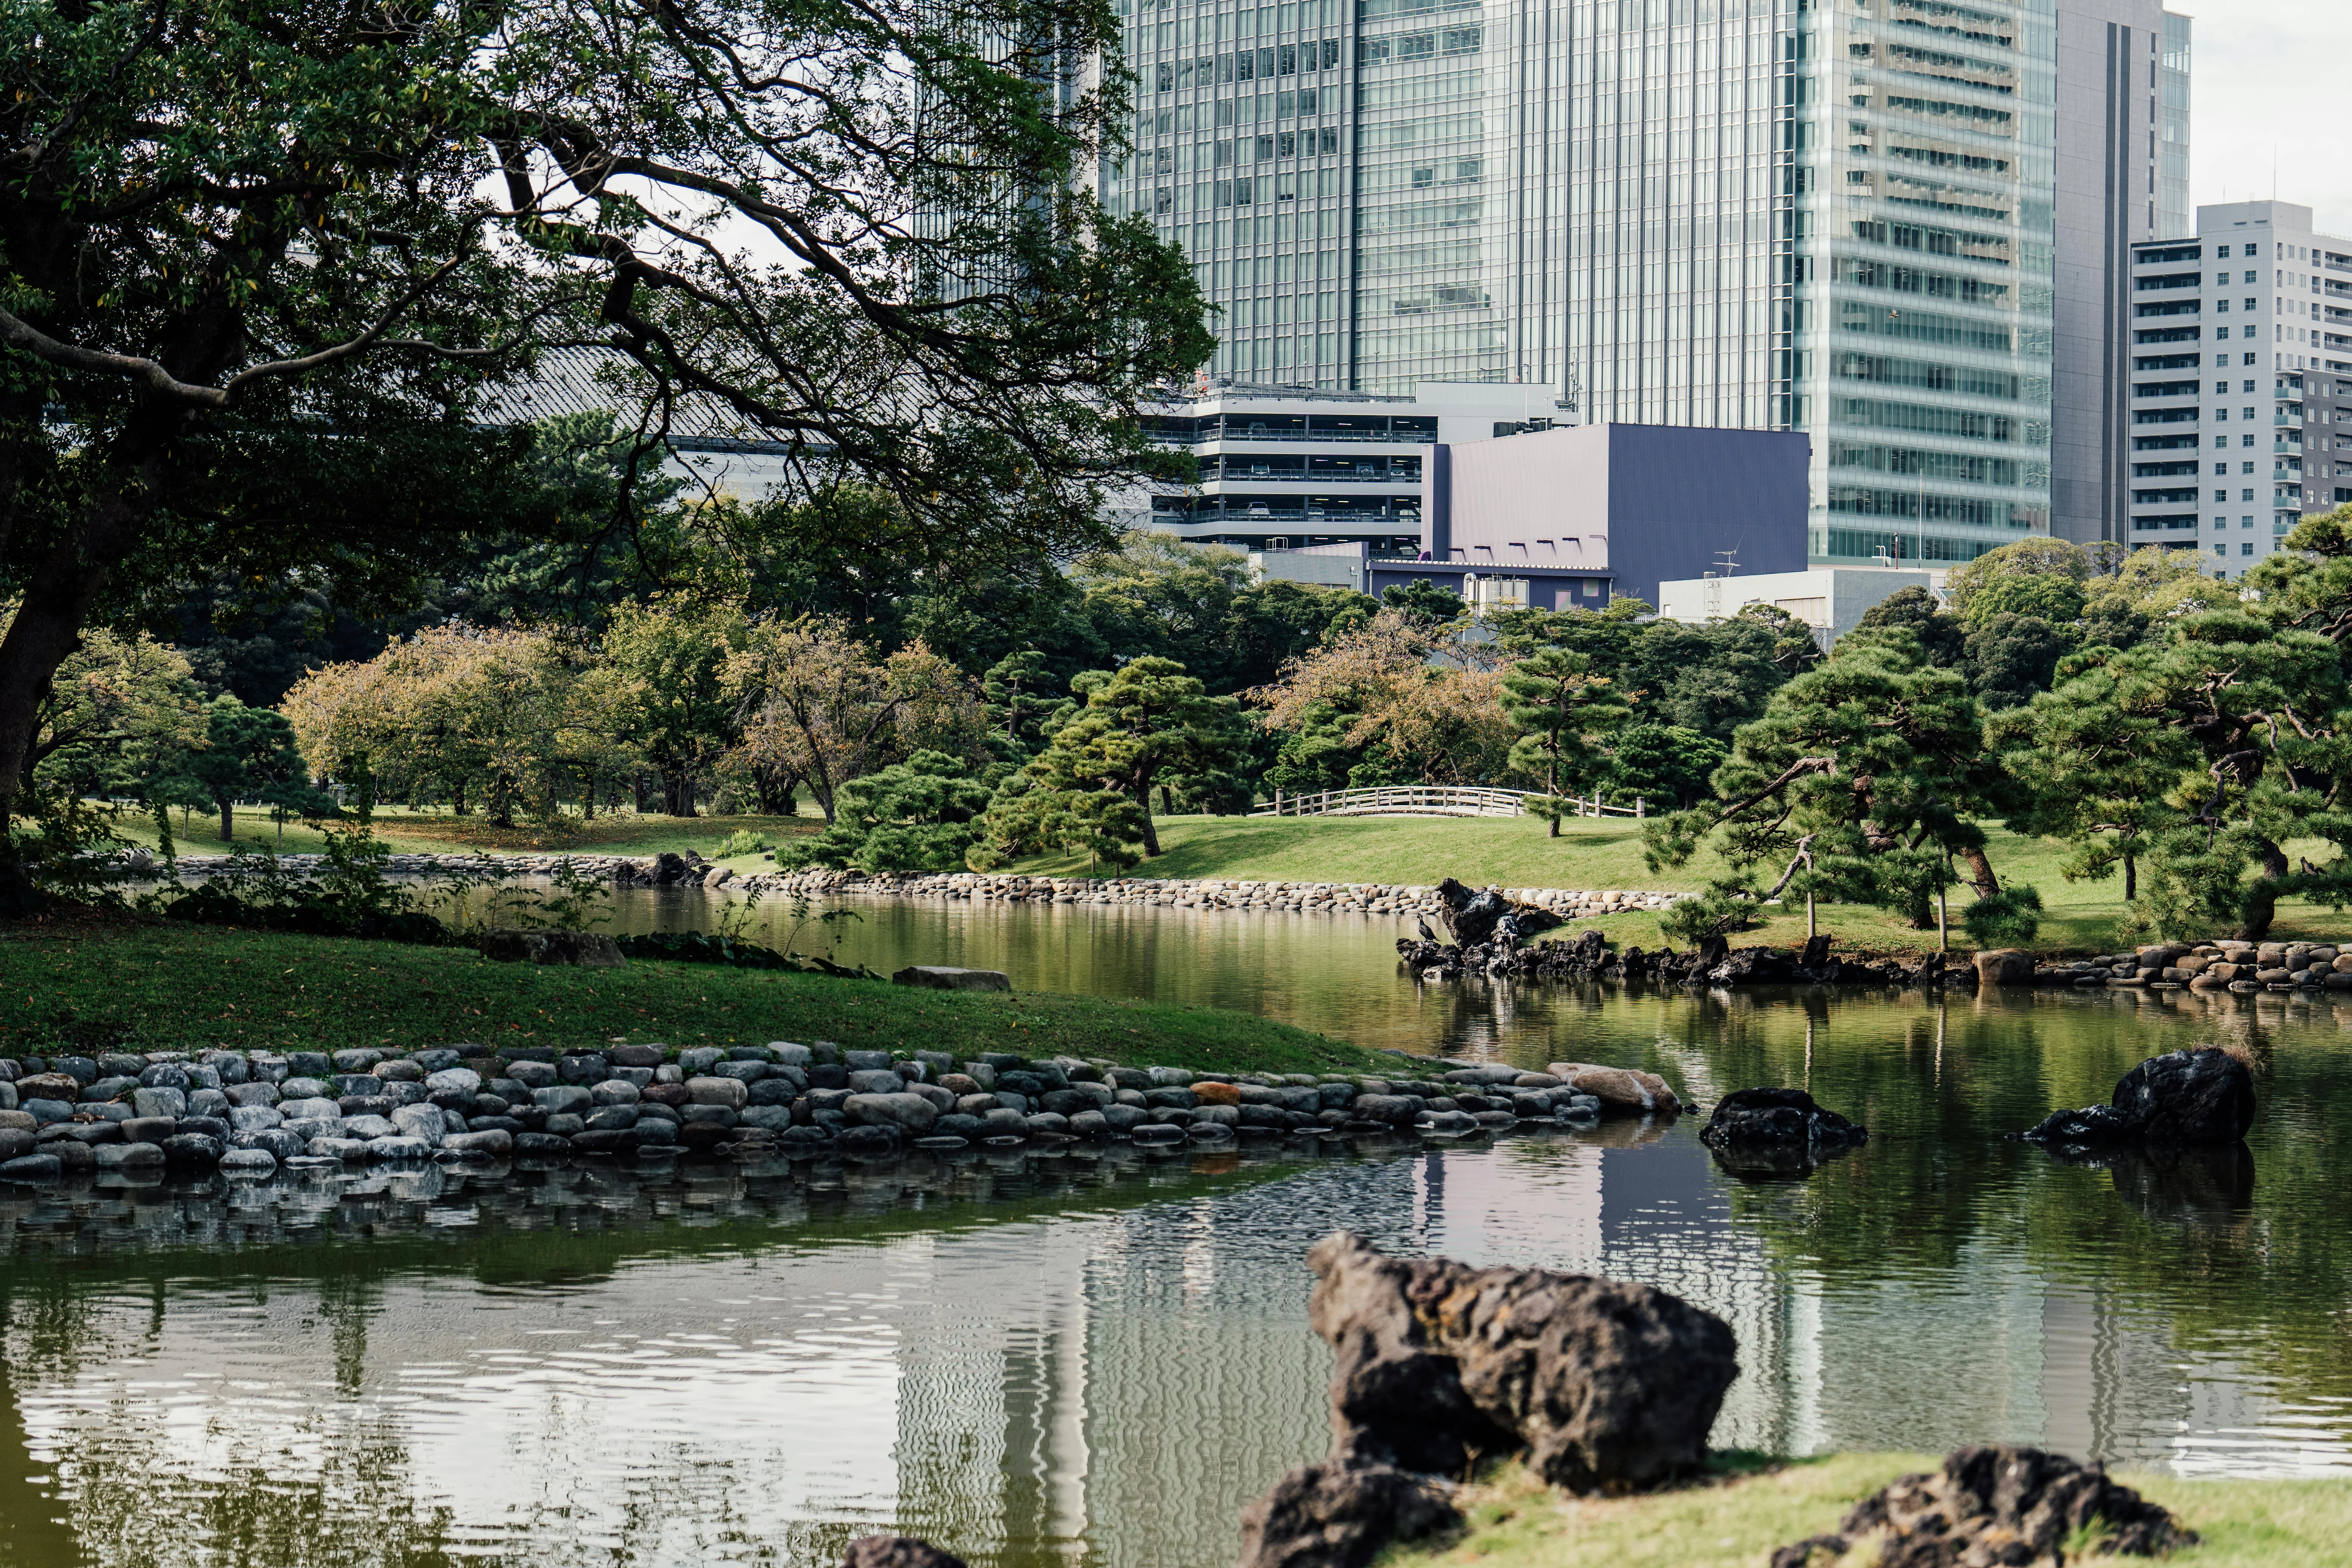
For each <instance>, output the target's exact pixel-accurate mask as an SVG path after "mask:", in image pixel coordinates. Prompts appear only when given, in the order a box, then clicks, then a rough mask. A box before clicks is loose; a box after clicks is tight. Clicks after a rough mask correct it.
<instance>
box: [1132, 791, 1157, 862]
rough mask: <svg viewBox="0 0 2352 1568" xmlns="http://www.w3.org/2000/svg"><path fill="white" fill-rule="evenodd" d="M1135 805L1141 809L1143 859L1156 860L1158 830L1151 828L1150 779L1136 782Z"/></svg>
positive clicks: (1154, 827) (1155, 827)
mask: <svg viewBox="0 0 2352 1568" xmlns="http://www.w3.org/2000/svg"><path fill="white" fill-rule="evenodd" d="M1135 804H1136V805H1139V806H1141V807H1142V808H1143V854H1144V858H1146V859H1151V858H1157V857H1158V855H1159V854H1160V829H1159V828H1158V827H1157V826H1153V824H1152V821H1151V781H1150V779H1138V780H1136V782H1135Z"/></svg>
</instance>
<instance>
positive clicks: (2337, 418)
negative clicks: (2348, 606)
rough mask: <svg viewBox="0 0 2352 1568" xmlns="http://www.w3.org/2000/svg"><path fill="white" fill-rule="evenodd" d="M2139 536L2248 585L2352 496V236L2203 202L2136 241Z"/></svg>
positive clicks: (2134, 436) (2250, 208) (2275, 208)
mask: <svg viewBox="0 0 2352 1568" xmlns="http://www.w3.org/2000/svg"><path fill="white" fill-rule="evenodd" d="M2127 310H2128V312H2129V316H2130V320H2129V322H2128V330H2129V332H2130V336H2131V420H2130V425H2129V427H2128V429H2129V436H2128V439H2129V443H2130V450H2129V453H2128V458H2129V461H2130V463H2131V495H2132V504H2131V531H2130V535H2129V537H2128V540H2127V542H2128V543H2129V544H2131V545H2132V546H2133V547H2135V548H2137V547H2138V546H2141V545H2147V544H2161V545H2166V546H2170V547H2174V548H2180V549H2188V548H2192V547H2193V548H2194V549H2195V550H2196V551H2197V552H2198V553H2199V555H2200V557H2201V558H2202V559H2203V561H2204V563H2205V564H2206V567H2207V569H2208V570H2209V571H2211V572H2213V573H2215V574H2219V575H2223V576H2230V577H2238V576H2243V575H2244V574H2245V572H2246V570H2247V569H2248V568H2249V567H2251V566H2252V565H2253V564H2254V563H2255V562H2257V561H2260V560H2261V559H2263V557H2264V556H2266V555H2269V554H2271V553H2272V552H2274V551H2275V550H2276V549H2277V548H2278V546H2279V542H2280V541H2281V540H2283V539H2284V538H2285V536H2286V535H2287V533H2288V531H2291V530H2292V529H2293V528H2294V525H2295V524H2296V522H2298V521H2301V520H2302V519H2303V518H2304V517H2305V516H2306V515H2307V514H2310V513H2313V512H2323V511H2327V510H2333V509H2334V508H2335V507H2336V506H2338V505H2341V504H2342V503H2344V502H2346V501H2352V239H2344V238H2338V237H2334V236H2330V235H2324V234H2320V233H2318V232H2316V231H2315V229H2314V228H2313V226H2312V212H2311V209H2310V208H2309V207H2304V206H2297V205H2294V204H2293V203H2292V202H2279V201H2264V202H2233V203H2230V204H2227V205H2220V206H2203V207H2199V208H2198V209H2197V235H2196V237H2195V238H2194V239H2180V240H2159V241H2155V242H2152V243H2147V244H2140V245H2135V246H2133V247H2132V297H2131V302H2130V304H2129V305H2128V307H2127Z"/></svg>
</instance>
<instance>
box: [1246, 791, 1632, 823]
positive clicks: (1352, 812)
mask: <svg viewBox="0 0 2352 1568" xmlns="http://www.w3.org/2000/svg"><path fill="white" fill-rule="evenodd" d="M1543 798H1544V797H1543V796H1541V795H1528V794H1526V793H1525V792H1523V791H1520V790H1512V789H1481V788H1477V787H1475V786H1473V785H1466V784H1381V785H1379V786H1377V787H1374V788H1370V789H1327V790H1320V791H1309V792H1308V793H1307V794H1305V795H1285V794H1284V793H1283V792H1282V791H1280V790H1276V791H1275V792H1274V799H1273V800H1271V801H1269V802H1267V803H1266V804H1265V805H1258V806H1253V807H1252V808H1251V810H1250V815H1251V816H1525V815H1527V814H1528V804H1529V803H1530V802H1532V801H1537V800H1541V799H1543ZM1557 798H1558V799H1559V802H1560V804H1561V806H1562V808H1563V811H1564V814H1565V815H1567V816H1648V815H1649V813H1648V809H1647V803H1646V802H1645V801H1643V799H1642V798H1641V797H1639V796H1636V797H1635V798H1634V801H1633V805H1604V804H1603V803H1602V802H1601V797H1600V796H1599V795H1594V796H1593V797H1592V798H1591V799H1590V800H1586V799H1584V798H1582V797H1580V796H1578V795H1560V796H1558V797H1557Z"/></svg>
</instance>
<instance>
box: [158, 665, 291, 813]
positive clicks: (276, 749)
mask: <svg viewBox="0 0 2352 1568" xmlns="http://www.w3.org/2000/svg"><path fill="white" fill-rule="evenodd" d="M184 767H185V770H186V773H187V776H188V777H189V778H191V779H193V780H194V781H195V783H196V784H198V785H200V786H201V787H202V788H203V790H204V793H205V797H206V798H207V799H209V800H210V801H211V802H212V804H213V805H215V807H217V808H218V809H219V811H220V836H221V842H222V843H224V844H226V843H229V842H230V841H232V840H233V839H235V838H236V811H235V807H236V803H237V802H238V801H239V800H243V799H248V798H259V799H261V800H263V801H265V802H268V803H271V804H276V803H277V802H278V801H279V800H281V799H284V800H286V801H288V802H289V803H291V802H292V801H294V800H295V799H297V798H299V797H298V796H296V795H293V794H292V793H290V792H292V791H294V790H296V789H299V787H300V786H302V785H304V784H308V782H309V779H310V769H309V768H308V767H306V766H305V765H304V764H303V762H302V753H301V752H300V751H299V750H298V749H296V747H295V744H294V726H293V725H291V724H289V723H288V722H287V721H286V719H285V717H284V715H282V714H280V713H278V712H277V711H276V710H273V709H268V708H248V707H247V706H246V705H245V704H244V703H242V702H240V701H238V700H236V698H234V697H231V696H229V695H228V694H227V693H226V692H223V693H222V694H221V695H220V696H218V697H215V698H214V699H213V700H212V702H211V704H210V705H209V706H208V707H206V709H205V743H204V745H203V746H202V747H200V748H198V749H196V750H194V751H191V752H188V753H187V757H186V761H185V763H184Z"/></svg>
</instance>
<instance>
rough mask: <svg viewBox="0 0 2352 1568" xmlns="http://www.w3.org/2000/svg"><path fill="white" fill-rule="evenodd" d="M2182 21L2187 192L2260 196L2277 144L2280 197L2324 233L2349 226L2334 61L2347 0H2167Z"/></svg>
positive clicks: (2350, 180) (2340, 73)
mask: <svg viewBox="0 0 2352 1568" xmlns="http://www.w3.org/2000/svg"><path fill="white" fill-rule="evenodd" d="M2171 9H2174V10H2177V11H2179V12H2182V13H2184V14H2186V15H2187V16H2190V17H2192V18H2193V19H2194V21H2195V26H2193V27H2191V29H2190V31H2189V48H2190V51H2191V59H2190V63H2189V114H2190V121H2189V136H2190V139H2191V140H2190V146H2189V153H2190V158H2191V165H2192V168H2193V170H2194V174H2193V176H2192V179H2191V182H2190V185H2189V199H2190V201H2192V202H2194V203H2196V204H2198V205H2206V204H2209V203H2213V202H2220V201H2233V202H2242V201H2246V200H2249V199H2260V198H2262V197H2264V196H2269V195H2273V192H2272V190H2271V167H2272V159H2273V149H2275V150H2276V159H2277V167H2278V190H2277V192H2276V193H2275V194H2276V195H2277V196H2278V199H2279V200H2281V201H2283V202H2294V203H2297V204H2299V205H2303V206H2307V207H2310V208H2311V209H2313V213H2314V216H2315V217H2316V218H2317V220H2318V226H2319V229H2320V231H2321V232H2322V233H2324V234H2333V235H2352V130H2347V127H2346V124H2345V120H2344V112H2345V104H2346V92H2345V79H2344V69H2343V62H2344V61H2345V60H2346V59H2347V58H2352V3H2348V0H2207V3H2206V4H2204V5H2192V4H2186V3H2180V0H2176V4H2175V5H2173V6H2172V7H2171Z"/></svg>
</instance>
